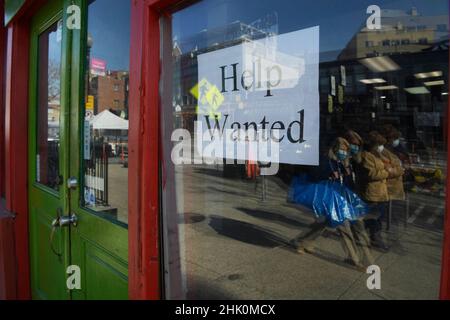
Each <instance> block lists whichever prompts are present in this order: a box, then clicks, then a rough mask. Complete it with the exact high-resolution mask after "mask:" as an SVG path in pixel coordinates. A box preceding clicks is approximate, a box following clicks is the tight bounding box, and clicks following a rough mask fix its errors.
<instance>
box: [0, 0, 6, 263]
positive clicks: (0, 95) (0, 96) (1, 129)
mask: <svg viewBox="0 0 450 320" xmlns="http://www.w3.org/2000/svg"><path fill="white" fill-rule="evenodd" d="M0 12H1V13H3V12H4V2H3V1H0ZM5 59H6V28H5V27H4V15H3V14H1V16H0V198H2V195H3V192H4V190H5V177H4V173H5V162H4V161H5V155H4V151H5V149H4V145H5V144H4V141H5V118H4V111H5V106H4V105H5V96H4V94H5V61H6V60H5ZM0 254H1V253H0Z"/></svg>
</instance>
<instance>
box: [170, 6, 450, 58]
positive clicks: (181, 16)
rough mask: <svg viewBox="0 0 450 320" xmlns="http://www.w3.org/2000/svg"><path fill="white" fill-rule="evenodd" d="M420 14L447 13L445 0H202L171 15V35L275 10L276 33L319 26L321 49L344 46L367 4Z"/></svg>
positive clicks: (246, 20) (363, 16)
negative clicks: (277, 28)
mask: <svg viewBox="0 0 450 320" xmlns="http://www.w3.org/2000/svg"><path fill="white" fill-rule="evenodd" d="M373 4H376V5H378V6H380V7H381V9H396V10H405V11H409V10H410V9H411V8H412V7H416V8H417V9H418V10H419V13H421V14H422V15H429V16H433V15H443V14H444V15H447V14H448V0H395V1H394V0H375V1H374V0H276V1H273V0H246V1H242V0H204V1H201V2H199V3H197V4H195V5H193V6H191V7H189V8H186V9H184V10H182V11H179V12H177V13H175V14H174V20H173V21H174V22H173V23H174V26H173V30H174V32H173V33H174V36H176V37H177V38H178V39H183V38H185V37H188V36H190V35H193V34H195V33H198V32H200V31H201V30H202V29H211V28H214V27H217V26H224V25H226V24H228V23H231V22H233V21H237V20H239V21H241V22H244V23H250V22H253V21H255V20H257V19H258V18H260V17H263V16H265V15H266V14H268V13H271V12H274V11H275V12H277V14H278V20H279V22H278V24H279V33H280V34H281V33H286V32H290V31H295V30H299V29H304V28H308V27H312V26H316V25H319V26H320V47H321V52H324V51H332V50H339V49H342V48H343V47H345V45H346V44H347V42H348V41H349V40H350V39H351V37H352V36H353V35H354V34H355V33H356V32H357V31H358V30H359V29H360V26H361V25H362V23H364V22H365V20H366V19H367V17H368V15H367V13H366V10H367V7H368V6H369V5H373Z"/></svg>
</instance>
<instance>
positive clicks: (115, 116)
mask: <svg viewBox="0 0 450 320" xmlns="http://www.w3.org/2000/svg"><path fill="white" fill-rule="evenodd" d="M130 9H131V6H130V1H114V3H113V4H111V1H109V0H95V1H90V4H89V8H88V34H87V63H86V66H88V67H87V68H86V75H85V82H86V85H85V88H86V94H85V102H86V103H85V125H84V141H83V144H84V199H83V204H84V206H85V207H87V208H89V209H91V210H93V211H94V212H96V213H98V214H100V215H102V216H103V217H106V218H108V219H112V220H116V221H120V222H122V223H125V224H126V223H128V129H129V127H128V79H129V60H130V53H129V50H130Z"/></svg>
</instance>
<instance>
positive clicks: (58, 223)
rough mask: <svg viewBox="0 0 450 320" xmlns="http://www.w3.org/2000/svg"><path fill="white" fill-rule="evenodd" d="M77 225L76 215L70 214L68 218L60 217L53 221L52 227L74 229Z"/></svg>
mask: <svg viewBox="0 0 450 320" xmlns="http://www.w3.org/2000/svg"><path fill="white" fill-rule="evenodd" d="M77 224H78V217H77V215H76V214H74V213H72V214H71V215H70V216H62V217H58V218H56V219H55V220H53V223H52V226H54V227H59V228H63V227H68V226H73V227H76V226H77Z"/></svg>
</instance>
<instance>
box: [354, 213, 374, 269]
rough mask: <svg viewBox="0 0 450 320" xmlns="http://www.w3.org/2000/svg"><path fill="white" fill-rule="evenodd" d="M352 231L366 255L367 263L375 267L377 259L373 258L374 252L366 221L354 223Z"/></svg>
mask: <svg viewBox="0 0 450 320" xmlns="http://www.w3.org/2000/svg"><path fill="white" fill-rule="evenodd" d="M352 231H353V233H354V235H355V238H356V240H357V241H358V243H359V245H360V246H361V250H362V252H363V254H364V257H365V259H366V262H367V263H368V264H369V265H373V264H374V263H375V259H374V258H373V255H372V250H371V249H370V238H369V235H368V234H367V232H366V228H365V226H364V221H363V220H362V219H359V220H356V221H355V222H353V224H352Z"/></svg>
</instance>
